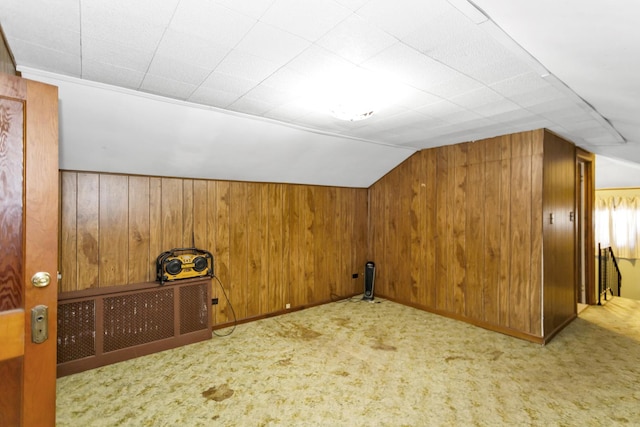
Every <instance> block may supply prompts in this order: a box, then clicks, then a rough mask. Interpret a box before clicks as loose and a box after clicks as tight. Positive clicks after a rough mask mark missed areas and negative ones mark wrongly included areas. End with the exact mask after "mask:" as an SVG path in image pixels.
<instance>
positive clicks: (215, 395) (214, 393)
mask: <svg viewBox="0 0 640 427" xmlns="http://www.w3.org/2000/svg"><path fill="white" fill-rule="evenodd" d="M233 393H234V391H233V390H232V389H230V388H229V385H228V384H222V385H221V386H218V387H216V386H213V387H211V388H209V389H207V390H205V391H203V392H202V396H203V397H204V398H206V399H209V400H214V401H216V402H222V401H223V400H226V399H228V398H230V397H231V396H233Z"/></svg>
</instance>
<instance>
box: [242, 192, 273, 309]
mask: <svg viewBox="0 0 640 427" xmlns="http://www.w3.org/2000/svg"><path fill="white" fill-rule="evenodd" d="M262 187H263V186H262V185H260V184H253V183H251V184H246V188H247V258H248V266H247V285H248V287H247V292H246V298H247V317H252V316H257V315H258V314H260V306H261V305H263V306H264V305H265V303H264V302H263V303H262V304H261V302H260V299H261V295H265V293H266V292H265V291H266V290H267V287H266V283H265V282H264V278H263V277H262V268H263V264H262V262H263V260H264V257H265V255H266V251H265V250H264V246H263V245H264V243H265V236H264V234H265V226H264V216H263V212H265V211H264V210H263V206H262V192H261V188H262ZM265 297H266V298H268V294H266V295H265Z"/></svg>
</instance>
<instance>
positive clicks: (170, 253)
mask: <svg viewBox="0 0 640 427" xmlns="http://www.w3.org/2000/svg"><path fill="white" fill-rule="evenodd" d="M181 252H188V253H192V254H196V255H205V256H208V257H209V259H211V269H210V271H209V274H208V276H209V277H213V255H211V252H209V251H205V250H204V249H198V248H173V249H171V250H168V251H165V252H162V253H161V254H160V255H158V258H156V276H157V280H158V281H159V282H160V285H164V283H165V282H166V280H165V276H164V274H162V265H163V264H164V262H165V260H166V259H167V258H169V257H174V256H177V254H178V255H179V253H181Z"/></svg>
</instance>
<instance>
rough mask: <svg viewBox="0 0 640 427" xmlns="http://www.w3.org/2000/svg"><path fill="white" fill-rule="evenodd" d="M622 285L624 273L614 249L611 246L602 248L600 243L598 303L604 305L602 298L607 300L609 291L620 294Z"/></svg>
mask: <svg viewBox="0 0 640 427" xmlns="http://www.w3.org/2000/svg"><path fill="white" fill-rule="evenodd" d="M621 287H622V274H620V268H619V267H618V261H617V260H616V257H615V255H614V254H613V249H612V248H611V246H608V247H606V248H602V247H601V246H600V243H598V305H602V298H604V300H605V301H606V300H607V292H609V293H610V294H611V296H614V295H617V296H620V288H621ZM614 291H615V294H614Z"/></svg>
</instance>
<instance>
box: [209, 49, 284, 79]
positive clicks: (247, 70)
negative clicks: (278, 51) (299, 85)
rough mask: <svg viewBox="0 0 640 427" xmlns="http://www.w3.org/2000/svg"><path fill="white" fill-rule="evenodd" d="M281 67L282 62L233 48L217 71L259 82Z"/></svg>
mask: <svg viewBox="0 0 640 427" xmlns="http://www.w3.org/2000/svg"><path fill="white" fill-rule="evenodd" d="M279 67H280V64H277V63H275V62H273V61H268V60H266V59H262V58H258V57H257V56H254V55H249V54H248V53H242V52H239V51H237V50H232V51H231V52H230V53H229V55H227V56H226V57H225V58H224V59H223V60H222V62H220V64H219V65H218V67H216V69H215V71H216V72H217V73H221V74H228V75H230V76H234V77H239V78H241V79H245V80H250V81H254V82H256V83H258V82H261V81H262V80H264V79H266V78H267V77H269V76H270V75H271V74H273V73H274V72H275V71H276V70H277V69H278V68H279Z"/></svg>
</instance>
